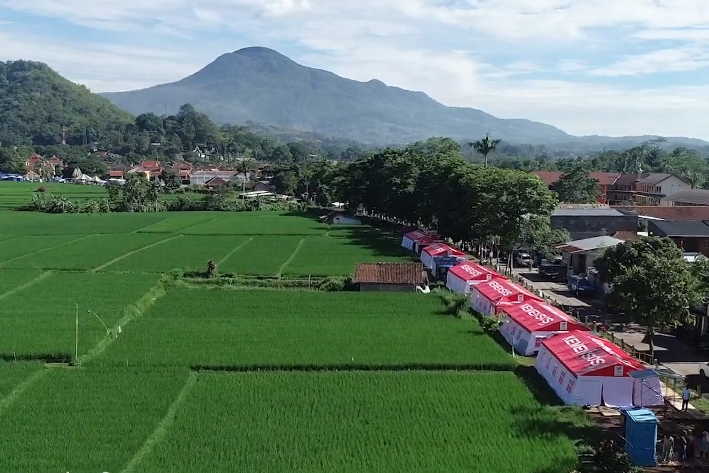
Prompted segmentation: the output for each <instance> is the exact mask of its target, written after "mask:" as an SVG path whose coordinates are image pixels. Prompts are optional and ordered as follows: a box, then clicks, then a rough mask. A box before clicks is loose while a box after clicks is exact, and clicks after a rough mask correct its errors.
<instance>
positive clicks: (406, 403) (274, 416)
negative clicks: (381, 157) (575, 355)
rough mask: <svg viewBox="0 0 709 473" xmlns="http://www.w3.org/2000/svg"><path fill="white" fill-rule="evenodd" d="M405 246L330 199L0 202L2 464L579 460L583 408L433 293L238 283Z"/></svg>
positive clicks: (536, 465)
mask: <svg viewBox="0 0 709 473" xmlns="http://www.w3.org/2000/svg"><path fill="white" fill-rule="evenodd" d="M15 184H17V183H8V186H14V185H15ZM68 187H73V186H68ZM76 187H79V188H84V189H86V188H90V187H89V186H76ZM8 188H9V187H5V186H3V185H0V207H2V205H3V204H2V202H3V198H5V199H10V197H12V196H9V197H8V195H6V194H7V192H6V190H7V189H8ZM13 189H15V188H13ZM17 189H19V188H17ZM18 192H19V190H18ZM6 201H7V200H6ZM209 260H212V261H214V262H215V263H216V265H217V267H218V272H219V273H222V274H230V275H235V277H234V278H229V279H228V280H221V279H213V280H207V279H203V280H200V281H201V283H197V282H195V280H194V279H189V278H187V279H182V278H181V276H180V274H182V273H181V272H180V271H173V269H180V270H183V271H188V270H189V271H195V270H198V271H205V269H206V267H207V262H208V261H209ZM411 260H412V255H410V254H407V253H406V252H405V251H404V250H402V249H401V248H400V246H399V238H398V237H397V236H394V235H389V234H386V233H383V232H381V231H379V230H378V229H376V228H371V227H368V226H359V227H344V226H334V225H327V224H324V223H321V222H319V221H318V219H317V216H306V215H296V214H285V213H282V214H279V213H275V212H244V213H221V212H192V213H178V212H175V213H172V212H170V213H154V214H149V213H146V214H104V215H91V214H69V215H49V214H38V213H20V212H10V211H0V452H1V454H0V472H58V473H64V472H87V473H93V472H96V473H98V472H113V473H115V472H122V473H131V472H132V473H137V472H146V473H148V472H150V473H162V472H165V473H168V472H170V473H172V472H177V473H181V472H185V473H187V472H195V471H239V472H242V471H243V472H254V473H280V472H283V473H286V472H288V473H291V472H295V473H318V472H323V473H325V472H342V473H349V472H352V473H354V472H363V471H364V472H372V473H378V472H382V473H384V472H399V471H406V472H427V473H428V472H431V473H432V472H439V471H455V472H457V471H466V472H473V473H475V472H480V473H483V472H485V473H486V472H496V473H526V472H538V473H541V472H544V473H568V472H569V471H571V470H573V469H574V468H575V467H576V466H577V465H576V453H575V450H574V443H575V442H577V441H583V440H584V439H583V438H581V437H580V436H579V435H580V434H579V433H578V432H580V431H581V430H580V429H578V428H570V427H569V426H572V427H573V426H583V427H584V428H587V427H588V422H589V421H588V420H587V419H586V418H585V416H584V414H583V412H582V411H580V410H576V409H570V408H560V407H558V406H557V405H556V403H557V401H556V400H555V399H554V398H553V397H551V396H549V395H548V394H547V393H545V392H543V390H540V389H538V388H539V386H536V384H534V383H536V382H537V381H538V379H537V380H536V381H535V378H531V377H530V376H531V375H530V371H529V368H528V367H525V366H522V365H520V364H519V358H515V357H512V356H511V355H510V354H509V353H508V351H507V350H506V349H505V348H503V347H502V346H501V345H500V344H498V343H497V342H496V341H495V340H494V339H493V338H491V337H490V336H489V335H487V333H486V332H484V331H483V330H482V328H481V327H480V325H479V324H478V322H477V321H476V320H475V319H473V318H469V317H459V316H453V315H450V313H449V310H448V309H447V307H446V306H445V304H444V303H443V302H442V301H441V300H440V298H439V297H438V295H437V294H436V293H435V292H434V293H431V294H421V293H417V292H411V293H397V292H347V291H339V292H325V291H316V290H309V289H308V287H309V286H303V287H305V288H304V289H276V288H275V287H267V288H262V289H256V288H253V287H251V288H247V287H245V286H243V285H242V286H239V281H267V282H270V281H284V282H288V281H295V280H296V279H299V280H303V278H305V280H306V282H309V281H310V278H309V276H320V277H326V276H338V277H339V276H341V277H345V276H348V275H351V274H353V272H354V269H355V266H356V264H357V263H362V262H380V261H392V262H403V261H411ZM190 274H193V273H190ZM228 281H231V282H228ZM296 282H297V281H296ZM241 284H245V283H243V282H242V283H241ZM77 315H78V330H77V325H76V321H77ZM76 355H78V360H77V361H78V363H69V361H73V360H75V357H76ZM532 374H533V375H534V376H536V374H534V373H532ZM532 384H534V386H535V387H534V388H533V389H531V388H530V387H529V386H531V385H532Z"/></svg>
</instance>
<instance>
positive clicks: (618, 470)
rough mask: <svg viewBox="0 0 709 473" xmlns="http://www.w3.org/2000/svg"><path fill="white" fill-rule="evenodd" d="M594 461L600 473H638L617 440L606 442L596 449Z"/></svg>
mask: <svg viewBox="0 0 709 473" xmlns="http://www.w3.org/2000/svg"><path fill="white" fill-rule="evenodd" d="M593 460H594V463H595V465H596V467H597V468H598V470H600V471H607V472H609V473H611V472H612V473H633V472H635V471H638V470H637V468H636V467H635V466H633V464H632V463H631V462H630V459H629V458H628V454H627V453H626V452H625V449H624V448H623V447H622V446H621V445H620V444H618V442H616V441H615V440H610V439H607V440H604V441H602V442H601V443H600V445H599V446H598V447H597V448H596V453H595V454H594V455H593Z"/></svg>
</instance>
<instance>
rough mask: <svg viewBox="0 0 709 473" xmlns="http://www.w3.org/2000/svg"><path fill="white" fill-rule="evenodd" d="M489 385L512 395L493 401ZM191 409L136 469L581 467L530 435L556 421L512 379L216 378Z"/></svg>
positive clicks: (416, 375) (200, 389) (200, 387)
mask: <svg viewBox="0 0 709 473" xmlns="http://www.w3.org/2000/svg"><path fill="white" fill-rule="evenodd" d="M491 386H494V389H495V390H496V391H498V392H500V393H504V396H490V395H489V392H490V388H491ZM184 404H185V407H184V408H183V409H181V410H180V411H179V412H178V413H177V416H176V418H175V422H174V425H173V426H172V428H171V429H170V432H169V434H168V435H167V436H166V437H165V439H164V441H163V442H161V443H160V444H159V445H157V446H156V448H155V450H154V451H153V453H152V454H151V455H150V456H148V457H147V458H146V460H145V462H144V463H143V464H141V465H140V467H139V468H137V469H136V471H139V472H145V473H151V472H163V471H164V472H167V471H174V472H185V473H187V472H193V471H218V470H219V469H220V467H223V465H230V468H231V469H232V471H263V472H273V473H291V472H302V473H306V472H307V473H316V472H322V473H328V472H333V471H337V472H343V473H349V472H351V473H355V472H361V471H367V472H382V473H383V472H391V471H408V472H430V471H466V472H480V473H489V472H508V473H516V472H519V473H528V472H535V471H560V472H561V471H565V472H569V471H571V470H573V468H574V466H575V453H574V448H573V445H571V444H570V443H569V442H568V440H567V439H566V438H565V437H564V436H563V434H561V433H557V434H550V435H549V436H544V437H542V436H537V435H529V434H530V433H531V432H525V429H526V428H529V425H531V424H534V423H535V422H537V421H539V422H553V421H554V418H553V416H551V415H549V413H547V412H546V411H544V410H542V409H540V407H539V403H538V402H537V401H536V400H535V399H534V397H533V396H532V395H531V394H530V393H529V391H528V390H527V388H526V387H525V386H524V384H522V383H521V382H520V381H519V380H518V379H517V378H516V377H515V375H514V374H512V373H483V374H470V373H425V372H410V373H405V374H404V373H384V372H378V373H344V372H338V373H317V374H312V373H311V374H303V373H269V374H255V373H249V374H231V375H215V374H206V375H200V379H199V382H198V383H197V384H196V385H195V386H194V388H193V389H192V390H191V391H190V394H189V396H188V397H187V399H186V400H185V402H184ZM196 432H199V433H200V441H195V433H196ZM525 434H526V435H525ZM491 439H495V440H494V441H491ZM462 446H465V448H461V447H462ZM213 452H220V454H219V455H214V454H213ZM513 452H514V453H513ZM551 466H554V468H555V469H554V470H547V469H545V468H550V467H551Z"/></svg>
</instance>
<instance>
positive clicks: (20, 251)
mask: <svg viewBox="0 0 709 473" xmlns="http://www.w3.org/2000/svg"><path fill="white" fill-rule="evenodd" d="M0 226H2V222H0ZM79 238H81V235H49V236H34V235H31V236H28V235H24V236H18V237H15V238H12V239H10V240H5V241H3V242H2V243H0V267H4V266H6V265H7V263H9V262H10V260H14V259H16V258H20V257H22V256H25V255H30V254H39V253H46V252H47V251H48V250H49V249H50V248H54V247H58V246H60V245H64V244H66V243H68V242H70V241H73V240H77V239H79Z"/></svg>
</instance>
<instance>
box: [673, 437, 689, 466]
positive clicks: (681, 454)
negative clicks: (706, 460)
mask: <svg viewBox="0 0 709 473" xmlns="http://www.w3.org/2000/svg"><path fill="white" fill-rule="evenodd" d="M675 458H677V461H684V460H686V459H687V437H686V436H685V435H684V434H682V435H679V436H677V437H675Z"/></svg>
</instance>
